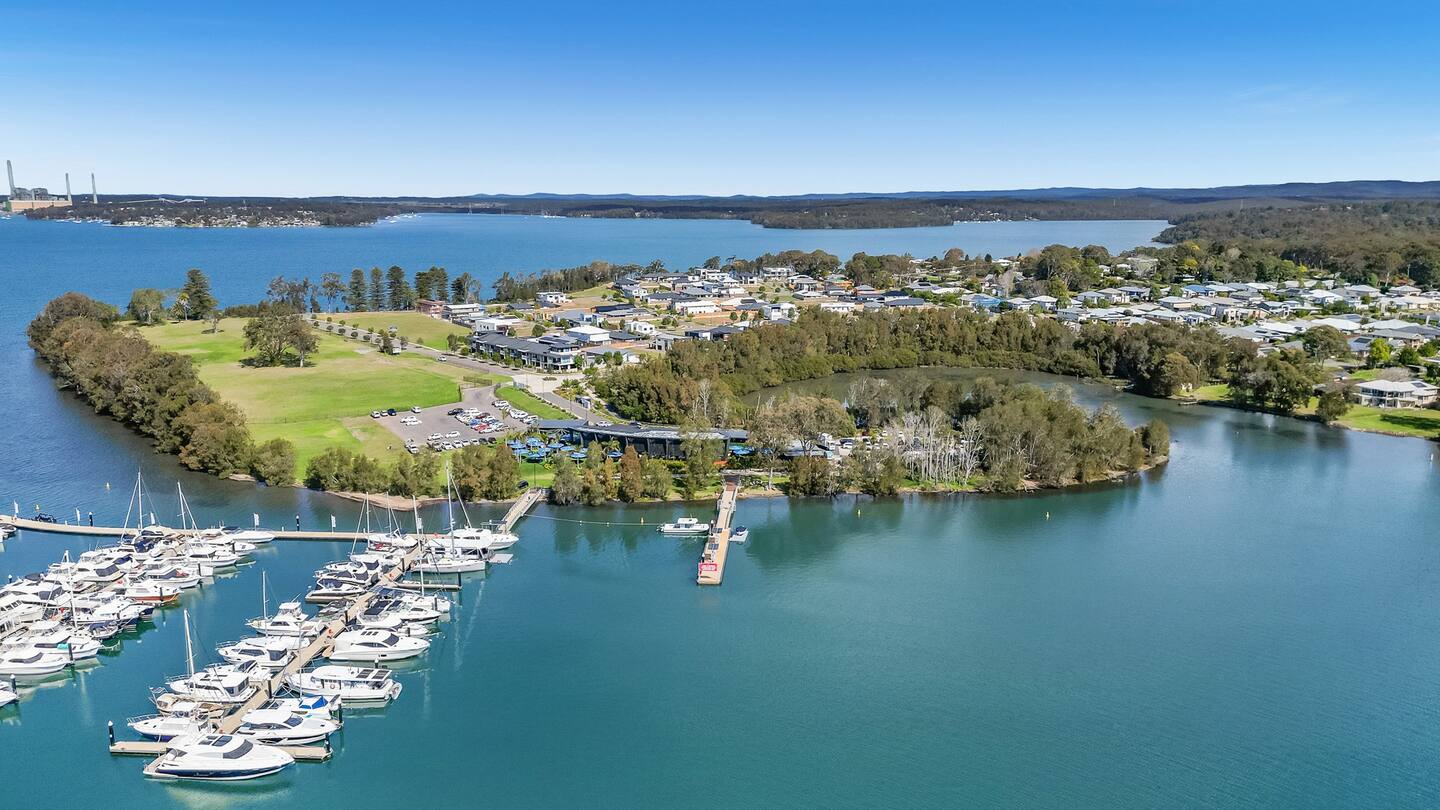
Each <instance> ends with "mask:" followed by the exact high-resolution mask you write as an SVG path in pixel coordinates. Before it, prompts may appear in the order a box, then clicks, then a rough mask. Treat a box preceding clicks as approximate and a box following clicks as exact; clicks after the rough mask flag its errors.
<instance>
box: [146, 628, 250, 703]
mask: <svg viewBox="0 0 1440 810" xmlns="http://www.w3.org/2000/svg"><path fill="white" fill-rule="evenodd" d="M182 615H183V617H184V621H185V668H186V672H187V673H188V674H187V675H186V676H185V677H183V678H172V679H170V680H168V681H166V682H165V686H166V688H168V689H169V690H170V691H171V692H174V693H175V694H177V695H181V696H183V697H187V698H190V699H192V700H196V701H201V702H208V703H227V704H233V703H244V702H245V701H247V700H249V699H250V698H251V697H253V696H254V695H255V692H256V689H255V686H254V685H253V684H252V683H250V679H251V676H252V674H254V672H255V669H257V668H256V667H254V666H253V665H251V667H250V668H247V669H242V668H241V666H243V665H241V666H233V665H218V666H212V667H206V668H205V669H203V670H201V671H199V672H196V671H195V648H194V644H193V642H192V641H191V639H190V611H188V610H187V611H184V612H183V614H182Z"/></svg>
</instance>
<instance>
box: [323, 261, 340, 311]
mask: <svg viewBox="0 0 1440 810" xmlns="http://www.w3.org/2000/svg"><path fill="white" fill-rule="evenodd" d="M344 294H345V282H344V281H342V280H341V279H340V274H339V273H336V272H334V271H330V272H326V273H321V274H320V295H321V297H322V298H324V299H325V305H326V306H327V307H328V308H329V309H330V311H331V312H334V311H335V302H336V301H337V300H338V299H339V298H340V296H342V295H344Z"/></svg>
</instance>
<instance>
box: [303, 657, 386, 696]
mask: <svg viewBox="0 0 1440 810" xmlns="http://www.w3.org/2000/svg"><path fill="white" fill-rule="evenodd" d="M285 685H286V686H289V687H290V688H291V689H292V690H294V691H296V692H298V693H300V694H302V695H313V696H319V697H327V698H339V699H340V700H342V701H344V702H345V703H347V704H349V703H388V702H390V701H392V700H394V699H395V698H397V697H399V696H400V692H401V689H402V687H401V685H400V683H399V682H398V681H396V680H394V679H393V678H391V677H390V670H388V669H369V668H361V667H347V666H338V665H334V664H327V665H325V666H320V667H316V668H314V669H312V670H309V671H301V672H296V673H294V674H292V675H290V676H289V677H288V678H286V679H285Z"/></svg>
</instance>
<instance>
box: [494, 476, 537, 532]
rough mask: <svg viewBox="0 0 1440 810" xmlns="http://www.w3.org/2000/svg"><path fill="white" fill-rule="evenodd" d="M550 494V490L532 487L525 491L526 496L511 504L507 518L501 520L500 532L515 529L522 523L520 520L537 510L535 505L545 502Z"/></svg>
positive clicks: (507, 511) (506, 514) (506, 513)
mask: <svg viewBox="0 0 1440 810" xmlns="http://www.w3.org/2000/svg"><path fill="white" fill-rule="evenodd" d="M548 493H549V490H547V489H544V488H535V487H532V488H530V489H527V490H525V494H524V495H521V496H520V500H518V501H516V502H515V503H512V504H510V508H509V509H508V510H506V512H505V517H503V518H501V519H500V523H499V524H498V525H499V528H500V531H502V532H508V531H510V530H511V529H514V528H515V524H516V523H519V522H520V518H522V517H525V515H527V514H529V513H530V510H531V509H534V508H535V504H537V503H539V502H541V501H543V500H545V496H546V495H547V494H548Z"/></svg>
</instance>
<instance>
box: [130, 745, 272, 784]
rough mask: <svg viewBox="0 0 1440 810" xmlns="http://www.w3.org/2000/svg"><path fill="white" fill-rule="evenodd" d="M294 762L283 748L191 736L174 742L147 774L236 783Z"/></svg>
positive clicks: (146, 771) (152, 764) (147, 770)
mask: <svg viewBox="0 0 1440 810" xmlns="http://www.w3.org/2000/svg"><path fill="white" fill-rule="evenodd" d="M294 761H295V759H294V757H291V756H290V755H289V754H287V753H285V752H284V751H282V750H280V749H279V748H274V747H271V746H268V745H261V744H260V743H257V742H255V741H254V740H248V739H246V738H244V737H240V736H237V735H234V734H203V735H187V736H184V737H177V738H175V739H173V740H171V741H170V747H169V749H168V750H167V751H166V752H165V753H164V754H162V755H161V756H160V758H159V759H156V760H155V761H154V762H152V763H151V764H150V765H148V766H146V768H145V773H146V775H148V776H156V777H160V778H165V779H197V780H202V781H210V782H233V781H238V780H242V779H256V778H259V777H262V776H269V775H271V774H273V773H278V772H280V771H281V770H284V769H285V768H286V767H287V766H289V765H290V764H291V763H293V762H294Z"/></svg>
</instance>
